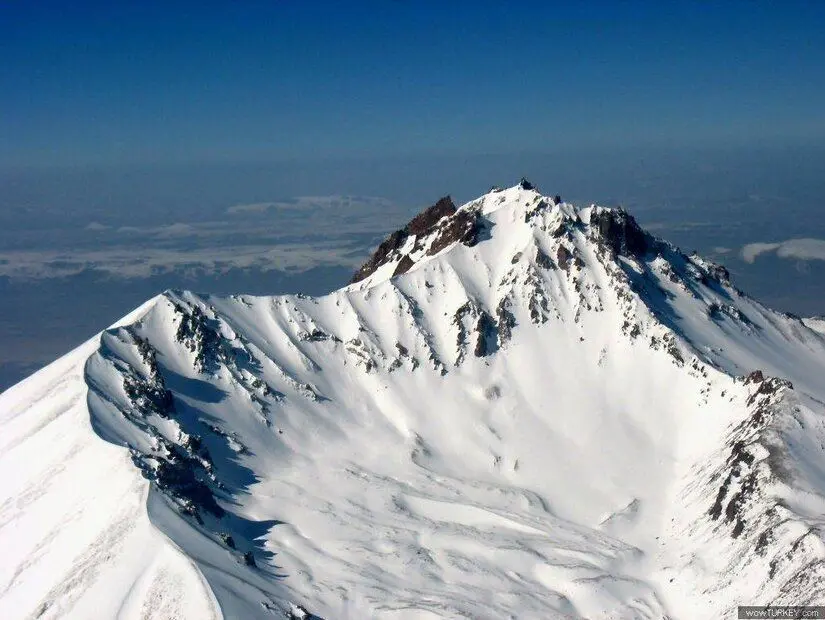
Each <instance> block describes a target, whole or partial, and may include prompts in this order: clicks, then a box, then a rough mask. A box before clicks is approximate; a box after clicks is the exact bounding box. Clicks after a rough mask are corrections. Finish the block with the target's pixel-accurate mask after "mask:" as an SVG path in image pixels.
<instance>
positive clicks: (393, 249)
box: [350, 196, 456, 284]
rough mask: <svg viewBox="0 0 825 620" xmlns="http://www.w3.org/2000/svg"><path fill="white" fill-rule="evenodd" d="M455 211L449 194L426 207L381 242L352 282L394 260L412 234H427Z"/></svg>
mask: <svg viewBox="0 0 825 620" xmlns="http://www.w3.org/2000/svg"><path fill="white" fill-rule="evenodd" d="M455 212H456V207H455V204H453V199H452V198H450V197H449V196H444V197H443V198H441V199H439V201H438V202H436V203H435V204H434V205H433V206H431V207H429V208H427V209H424V211H422V212H421V213H419V214H418V215H416V216H415V217H414V218H413V219H411V220H410V221H409V222H408V223H407V225H406V226H404V228H401V229H399V230H396V231H395V232H393V233H390V235H389V236H388V237H387V238H386V239H384V241H382V242H381V245H379V246H378V249H377V250H375V253H374V254H373V255H372V256H371V257H370V259H369V260H368V261H367V262H366V263H364V264H363V265H362V266H361V268H360V269H359V270H358V271H356V272H355V274H354V275H353V276H352V279H351V280H350V284H353V283H355V282H360V281H361V280H363V279H364V278H367V277H369V276H371V275H372V274H373V273H375V271H376V270H377V269H378V268H379V267H380V266H381V265H385V264H386V263H388V262H390V261H391V260H393V258H395V254H396V253H397V251H398V250H399V249H400V248H401V246H403V245H404V242H405V241H406V240H407V238H408V237H410V235H415V236H417V237H419V236H422V235H425V234H426V233H428V232H429V231H430V230H432V229H433V228H434V227H435V225H436V224H437V223H438V221H439V220H440V219H441V218H443V217H445V216H450V215H453V214H454V213H455ZM410 267H412V264H410V265H408V266H407V267H406V268H405V269H404V270H403V271H401V273H403V272H404V271H406V270H407V269H409V268H410Z"/></svg>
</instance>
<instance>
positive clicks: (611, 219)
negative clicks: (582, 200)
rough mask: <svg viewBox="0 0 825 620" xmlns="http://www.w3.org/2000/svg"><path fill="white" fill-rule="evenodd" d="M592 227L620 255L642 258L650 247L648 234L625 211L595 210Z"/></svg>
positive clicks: (592, 216) (591, 220)
mask: <svg viewBox="0 0 825 620" xmlns="http://www.w3.org/2000/svg"><path fill="white" fill-rule="evenodd" d="M590 227H591V228H592V229H593V230H594V231H595V232H596V234H597V235H598V237H599V239H600V240H601V241H602V242H604V243H605V244H606V245H607V246H608V247H610V248H611V249H612V250H613V251H614V252H615V253H616V254H618V255H621V256H636V257H641V256H643V255H644V254H645V253H646V252H647V250H648V248H649V247H650V246H649V242H648V236H647V234H646V233H645V232H644V231H643V230H642V229H641V227H640V226H639V225H638V224H637V223H636V220H635V219H633V217H632V216H631V215H630V214H629V213H628V212H627V211H625V210H624V209H594V210H593V212H592V213H591V215H590Z"/></svg>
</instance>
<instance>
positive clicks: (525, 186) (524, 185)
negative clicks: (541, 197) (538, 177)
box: [518, 177, 536, 190]
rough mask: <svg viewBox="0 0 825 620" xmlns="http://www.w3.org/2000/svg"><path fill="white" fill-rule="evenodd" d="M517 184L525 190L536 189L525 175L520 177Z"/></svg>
mask: <svg viewBox="0 0 825 620" xmlns="http://www.w3.org/2000/svg"><path fill="white" fill-rule="evenodd" d="M518 186H519V187H520V188H521V189H527V190H535V189H536V186H535V185H533V184H532V183H530V181H528V180H527V179H526V178H525V177H521V180H520V181H519V182H518Z"/></svg>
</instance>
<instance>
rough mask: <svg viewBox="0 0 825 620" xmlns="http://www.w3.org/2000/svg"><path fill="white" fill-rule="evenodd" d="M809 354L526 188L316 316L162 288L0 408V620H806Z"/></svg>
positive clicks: (806, 333)
mask: <svg viewBox="0 0 825 620" xmlns="http://www.w3.org/2000/svg"><path fill="white" fill-rule="evenodd" d="M823 331H825V329H823V328H822V323H821V322H816V321H810V322H808V323H807V324H806V323H805V322H803V321H802V320H800V319H797V318H795V317H791V316H787V315H783V314H780V313H777V312H774V311H772V310H769V309H767V308H765V307H764V306H762V305H760V304H759V303H757V302H756V301H754V300H752V299H750V298H748V297H747V296H745V295H744V294H743V293H741V292H740V291H738V290H737V289H736V288H735V287H734V286H733V285H732V284H731V282H730V281H729V276H728V273H727V271H726V270H725V269H724V268H722V267H720V266H718V265H714V264H712V263H710V262H708V261H706V260H703V259H702V258H700V257H699V256H696V255H693V256H686V255H684V254H682V253H681V252H680V251H679V250H678V249H677V248H675V247H673V246H672V245H670V244H668V243H666V242H663V241H661V240H658V239H655V238H653V237H652V236H650V235H649V234H647V233H645V232H644V231H643V230H641V229H640V228H639V226H638V225H637V224H636V222H635V221H634V220H633V219H632V218H631V217H630V216H629V215H628V214H627V213H626V212H624V211H622V210H617V209H607V208H602V207H597V206H590V207H585V208H576V207H574V206H573V205H570V204H567V203H565V202H563V201H562V200H561V199H560V198H559V197H546V196H542V195H541V194H540V193H539V192H538V191H536V189H535V188H534V187H532V186H531V185H530V184H529V183H528V182H526V181H522V182H521V183H520V184H519V185H517V186H515V187H512V188H509V189H504V190H500V189H494V190H492V191H491V192H490V193H488V194H486V195H484V196H482V197H480V198H478V199H477V200H474V201H472V202H470V203H468V204H465V205H463V206H461V207H460V208H458V209H456V208H455V206H454V205H453V204H452V201H450V199H449V198H445V199H442V200H440V201H439V202H438V203H437V204H436V205H434V206H433V207H432V208H430V209H428V210H427V211H425V212H423V213H422V214H420V215H419V216H417V217H416V218H414V219H413V220H412V221H411V222H410V223H409V224H408V225H407V226H406V227H405V228H404V229H402V230H399V231H398V232H396V233H393V234H392V235H390V236H389V237H388V238H387V239H386V241H384V243H382V244H381V246H380V247H379V248H378V250H377V252H376V253H375V255H374V256H373V257H372V258H371V259H370V260H369V261H368V262H367V263H366V264H365V265H364V267H363V268H362V269H361V270H359V271H358V273H357V274H356V275H355V277H354V278H353V282H352V283H351V284H350V285H349V286H347V287H346V288H343V289H341V290H339V291H336V292H333V293H331V294H329V295H327V296H325V297H321V298H310V297H306V296H302V295H295V296H282V297H249V296H232V297H215V296H209V295H196V294H194V293H190V292H167V293H165V294H163V295H160V296H158V297H156V298H155V299H152V300H150V301H148V302H147V303H146V304H144V305H143V306H141V307H140V308H138V309H137V310H135V311H134V312H133V313H132V314H130V315H129V316H127V317H125V318H124V319H122V320H121V321H120V322H118V323H117V324H116V325H114V326H112V327H110V328H109V329H107V330H105V331H104V332H102V333H101V334H99V335H98V336H96V337H95V338H93V339H92V340H90V341H89V342H87V343H86V344H84V345H82V346H81V347H79V348H78V349H76V350H75V351H73V352H71V353H69V354H68V355H67V356H65V357H63V358H61V359H60V360H58V361H56V362H54V363H53V364H51V365H50V366H48V367H46V368H45V369H43V370H41V371H40V372H38V373H36V374H35V375H33V376H32V377H30V378H29V379H27V380H26V381H23V382H22V383H20V384H18V385H17V386H15V387H13V388H11V389H10V390H8V391H7V392H5V393H3V394H2V395H1V396H0V480H2V482H0V549H2V550H3V553H2V560H0V617H3V618H64V617H72V618H84V619H85V618H114V617H118V618H121V617H122V618H197V619H202V618H217V617H225V618H269V617H274V618H283V617H296V618H302V617H314V616H319V617H322V618H327V619H338V618H359V619H360V618H392V619H407V618H495V619H501V618H519V619H524V618H527V619H530V618H537V619H547V618H568V617H588V618H664V617H668V618H691V619H694V618H719V617H729V616H726V615H725V614H730V610H731V609H732V608H734V607H735V606H736V605H738V604H767V603H772V602H774V603H779V602H787V603H792V604H804V603H811V604H812V603H820V604H821V603H823V601H825V536H824V535H823V527H825V518H823V515H825V497H823V494H825V447H824V446H825V402H824V401H825V387H824V386H825V383H824V382H823V371H825V337H824V336H823V334H822V332H823Z"/></svg>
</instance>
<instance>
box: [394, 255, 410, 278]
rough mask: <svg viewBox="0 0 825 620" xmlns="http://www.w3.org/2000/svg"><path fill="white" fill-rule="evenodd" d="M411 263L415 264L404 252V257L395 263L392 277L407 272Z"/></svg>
mask: <svg viewBox="0 0 825 620" xmlns="http://www.w3.org/2000/svg"><path fill="white" fill-rule="evenodd" d="M413 265H415V262H414V261H413V259H411V258H410V257H409V255H408V254H404V257H403V258H402V259H401V260H400V261H399V262H398V265H396V267H395V271H393V272H392V275H393V277H395V276H400V275H401V274H402V273H407V272H408V271H409V270H410V268H411V267H412V266H413Z"/></svg>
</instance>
